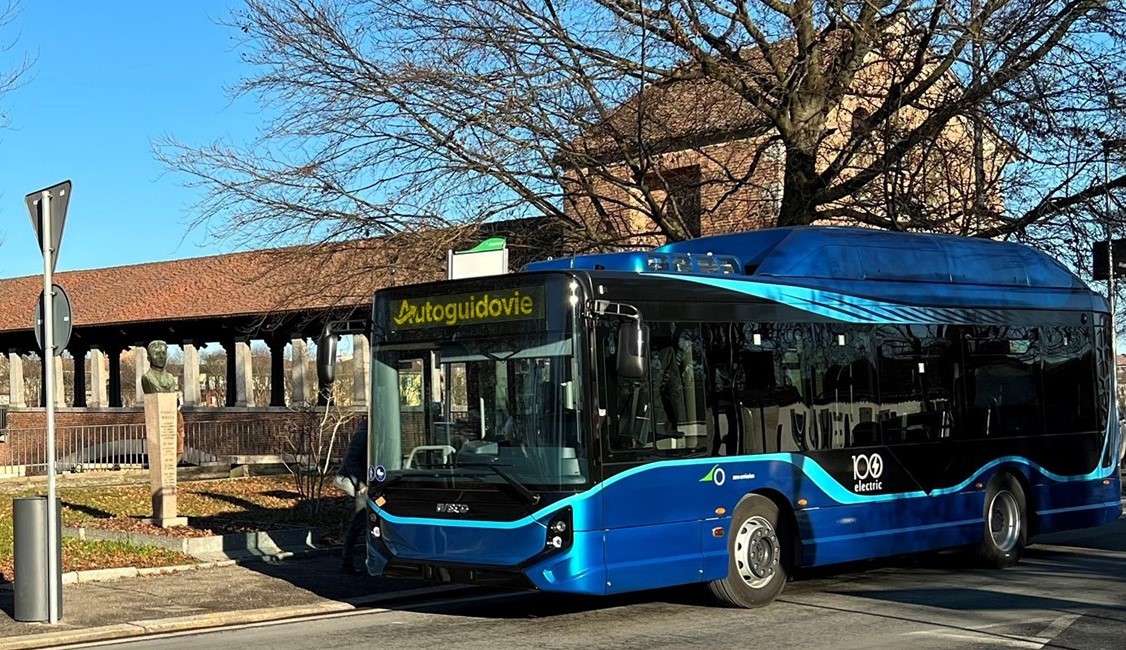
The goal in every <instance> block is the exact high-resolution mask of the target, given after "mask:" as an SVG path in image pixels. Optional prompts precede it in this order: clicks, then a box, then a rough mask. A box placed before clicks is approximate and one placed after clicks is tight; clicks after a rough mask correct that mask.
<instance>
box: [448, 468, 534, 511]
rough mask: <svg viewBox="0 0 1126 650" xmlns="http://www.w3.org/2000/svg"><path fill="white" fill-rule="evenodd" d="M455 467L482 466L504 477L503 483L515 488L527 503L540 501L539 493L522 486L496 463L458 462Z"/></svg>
mask: <svg viewBox="0 0 1126 650" xmlns="http://www.w3.org/2000/svg"><path fill="white" fill-rule="evenodd" d="M457 467H459V468H461V467H483V468H485V469H489V470H492V471H493V472H494V473H495V474H496V475H497V476H499V477H501V478H502V479H504V482H505V483H508V484H509V485H511V486H512V489H514V490H516V492H517V493H519V494H520V496H522V497H524V499H526V500H527V501H528V503H530V504H532V505H535V504H537V503H539V501H540V495H538V494H536V493H535V492H532V491H531V490H529V489H528V488H526V487H524V486H523V485H521V484H520V481H517V480H516V479H514V478H512V475H511V474H509V473H508V472H506V471H504V470H503V469H501V468H499V467H497V466H496V465H493V464H492V463H458V464H457Z"/></svg>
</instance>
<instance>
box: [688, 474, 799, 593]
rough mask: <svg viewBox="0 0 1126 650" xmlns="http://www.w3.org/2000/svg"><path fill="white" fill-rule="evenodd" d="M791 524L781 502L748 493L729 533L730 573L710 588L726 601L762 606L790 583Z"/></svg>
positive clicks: (741, 503) (738, 508) (728, 570)
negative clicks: (778, 503)
mask: <svg viewBox="0 0 1126 650" xmlns="http://www.w3.org/2000/svg"><path fill="white" fill-rule="evenodd" d="M791 544H792V539H791V537H790V531H789V527H788V526H787V524H786V522H785V521H784V520H783V519H782V518H781V517H780V516H779V512H778V506H777V505H775V504H774V502H773V501H771V500H770V499H767V498H766V497H763V496H759V495H757V494H752V495H748V496H746V497H744V498H743V500H742V501H740V502H739V505H737V506H736V507H735V512H734V513H732V516H731V530H730V533H729V535H728V542H727V552H728V556H729V559H728V564H727V577H726V578H724V579H722V580H713V581H712V582H711V583H709V585H708V588H709V589H710V590H711V592H712V594H713V595H715V597H716V598H718V599H719V600H720V601H722V602H723V603H725V604H728V605H732V606H735V607H746V608H750V607H762V606H763V605H766V604H767V603H769V602H770V601H772V600H774V599H775V598H777V597H778V594H780V593H782V588H783V587H785V586H786V579H787V577H788V573H789V567H790V563H791V557H790V555H791V553H790V547H791Z"/></svg>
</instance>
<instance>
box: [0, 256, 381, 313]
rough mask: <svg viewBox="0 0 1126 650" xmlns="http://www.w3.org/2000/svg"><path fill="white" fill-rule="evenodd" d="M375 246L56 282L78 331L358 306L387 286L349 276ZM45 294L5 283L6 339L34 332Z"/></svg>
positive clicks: (154, 267)
mask: <svg viewBox="0 0 1126 650" xmlns="http://www.w3.org/2000/svg"><path fill="white" fill-rule="evenodd" d="M374 244H375V242H371V241H369V242H360V243H358V244H357V243H352V244H349V245H348V249H349V250H348V251H346V252H345V251H341V250H328V251H323V252H318V251H316V249H314V252H313V254H312V255H309V254H308V250H307V249H295V248H289V249H279V250H272V251H252V252H247V253H232V254H228V255H214V256H210V257H198V258H192V259H183V260H174V261H170V262H151V263H147V264H136V265H132V266H118V267H111V268H104V269H93V270H86V271H64V272H60V273H56V274H55V275H54V281H55V283H56V284H58V285H59V286H61V287H63V289H65V290H66V292H67V295H68V296H69V297H70V300H71V305H72V307H73V312H74V321H73V324H74V326H75V327H76V328H77V327H83V326H94V325H109V324H118V323H137V322H145V321H171V320H184V319H195V318H215V317H223V316H237V315H247V314H273V313H281V312H288V311H294V310H301V309H316V308H327V307H333V306H341V305H359V304H363V303H364V302H366V301H368V300H370V299H371V293H372V292H373V291H374V290H375V289H377V288H379V287H380V286H383V285H384V284H386V281H385V278H384V277H382V276H378V277H377V276H374V275H372V274H370V273H369V274H366V276H357V274H355V273H348V268H350V267H354V266H356V265H357V262H359V261H360V260H359V258H362V259H363V261H364V262H368V263H370V262H371V261H372V259H373V258H377V257H378V256H379V255H378V252H377V248H376V246H374ZM337 248H339V247H337ZM302 252H304V253H305V255H301V253H302ZM368 268H371V267H370V266H369V267H368ZM314 269H315V271H314ZM317 278H319V283H323V285H322V286H319V287H318V286H317V284H318V281H317ZM325 287H330V289H329V290H325ZM305 289H308V290H305ZM42 290H43V276H27V277H21V278H11V279H5V280H0V296H2V297H3V298H2V300H3V305H4V308H3V309H0V332H10V331H19V330H29V329H31V328H32V326H33V321H34V318H35V310H36V301H37V300H38V298H39V294H40V293H41V292H42Z"/></svg>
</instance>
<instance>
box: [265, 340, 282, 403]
mask: <svg viewBox="0 0 1126 650" xmlns="http://www.w3.org/2000/svg"><path fill="white" fill-rule="evenodd" d="M267 344H268V345H269V346H270V406H285V339H284V338H280V337H279V338H271V339H270V340H269V341H267Z"/></svg>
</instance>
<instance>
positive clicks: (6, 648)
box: [0, 585, 472, 650]
mask: <svg viewBox="0 0 1126 650" xmlns="http://www.w3.org/2000/svg"><path fill="white" fill-rule="evenodd" d="M469 589H472V587H466V586H464V585H436V586H432V587H420V588H418V589H409V590H406V591H397V592H392V593H384V594H372V595H368V596H361V597H359V598H353V599H349V600H345V601H335V600H333V601H326V602H320V603H312V604H309V605H293V606H287V607H264V608H261V609H246V610H235V611H226V612H212V613H210V614H198V615H193V616H177V617H173V618H159V619H152V620H140V621H132V622H129V623H118V624H115V625H105V626H102V627H92V628H87V629H84V630H59V631H50V632H44V633H42V634H35V633H32V634H27V635H23V636H19V637H15V638H9V639H0V650H34V649H36V648H55V647H58V646H64V645H69V644H75V643H89V642H93V641H110V640H114V639H125V638H134V637H140V636H148V635H152V634H167V633H172V632H183V631H187V630H206V629H209V628H220V627H227V626H231V625H249V624H253V623H264V622H268V621H280V620H288V619H296V618H303V617H306V616H318V615H323V614H334V613H339V612H349V611H355V610H359V609H366V608H367V606H369V605H372V604H374V603H378V602H381V601H388V600H395V599H401V598H412V597H415V596H424V595H430V594H440V593H446V592H460V591H465V590H469ZM367 611H370V612H385V611H388V610H386V609H379V608H372V609H369V610H367Z"/></svg>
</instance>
